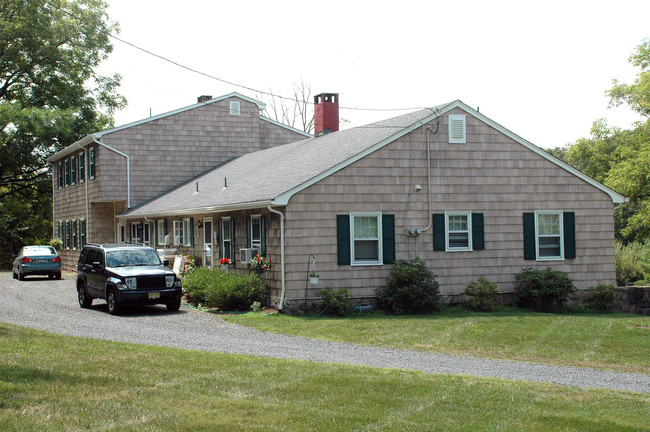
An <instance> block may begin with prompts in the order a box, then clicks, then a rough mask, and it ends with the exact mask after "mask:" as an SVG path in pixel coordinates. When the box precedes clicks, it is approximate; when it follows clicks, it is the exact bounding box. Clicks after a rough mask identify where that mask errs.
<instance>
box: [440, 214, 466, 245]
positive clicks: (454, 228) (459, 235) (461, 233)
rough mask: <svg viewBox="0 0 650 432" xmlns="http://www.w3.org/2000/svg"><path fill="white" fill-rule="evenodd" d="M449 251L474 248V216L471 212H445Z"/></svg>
mask: <svg viewBox="0 0 650 432" xmlns="http://www.w3.org/2000/svg"><path fill="white" fill-rule="evenodd" d="M445 219H446V221H445V222H446V223H445V227H446V230H447V232H446V233H445V238H446V250H447V251H471V250H472V235H471V234H472V218H471V213H470V212H458V213H445Z"/></svg>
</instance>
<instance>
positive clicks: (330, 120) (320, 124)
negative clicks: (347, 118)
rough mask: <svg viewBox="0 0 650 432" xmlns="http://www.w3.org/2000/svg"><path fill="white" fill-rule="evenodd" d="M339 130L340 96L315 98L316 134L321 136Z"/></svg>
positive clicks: (320, 95) (326, 95)
mask: <svg viewBox="0 0 650 432" xmlns="http://www.w3.org/2000/svg"><path fill="white" fill-rule="evenodd" d="M338 130H339V94H338V93H321V94H319V95H316V96H314V134H315V135H316V136H321V135H325V134H328V133H330V132H336V131H338Z"/></svg>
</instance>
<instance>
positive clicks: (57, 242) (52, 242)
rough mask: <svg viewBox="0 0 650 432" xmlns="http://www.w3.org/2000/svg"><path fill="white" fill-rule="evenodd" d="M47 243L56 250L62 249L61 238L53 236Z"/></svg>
mask: <svg viewBox="0 0 650 432" xmlns="http://www.w3.org/2000/svg"><path fill="white" fill-rule="evenodd" d="M49 245H50V246H52V247H53V248H54V249H56V250H59V249H63V240H61V239H60V238H58V237H56V238H53V239H52V240H50V241H49Z"/></svg>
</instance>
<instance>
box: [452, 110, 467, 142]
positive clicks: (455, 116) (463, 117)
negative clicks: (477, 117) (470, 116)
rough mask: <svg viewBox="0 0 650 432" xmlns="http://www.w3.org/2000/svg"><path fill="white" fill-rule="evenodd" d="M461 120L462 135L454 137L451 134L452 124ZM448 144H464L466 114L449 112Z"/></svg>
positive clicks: (465, 139)
mask: <svg viewBox="0 0 650 432" xmlns="http://www.w3.org/2000/svg"><path fill="white" fill-rule="evenodd" d="M459 122H462V131H463V136H462V137H460V136H459V137H456V136H454V135H453V134H452V130H453V129H454V127H453V125H454V123H455V124H458V125H460V123H459ZM448 132H449V144H466V143H467V116H466V115H465V114H449V130H448Z"/></svg>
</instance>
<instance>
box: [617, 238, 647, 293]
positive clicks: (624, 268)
mask: <svg viewBox="0 0 650 432" xmlns="http://www.w3.org/2000/svg"><path fill="white" fill-rule="evenodd" d="M644 249H649V250H650V243H649V244H648V245H647V246H645V248H644V245H642V244H641V243H638V242H632V243H629V244H626V245H624V244H623V243H621V242H619V241H617V242H616V249H615V250H616V285H618V286H626V285H632V284H634V282H636V281H639V280H642V279H643V278H644V276H645V275H644V272H643V265H644V264H645V265H650V263H647V262H644V258H645V259H646V260H650V252H648V251H644ZM648 270H649V271H650V268H649V269H648Z"/></svg>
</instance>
